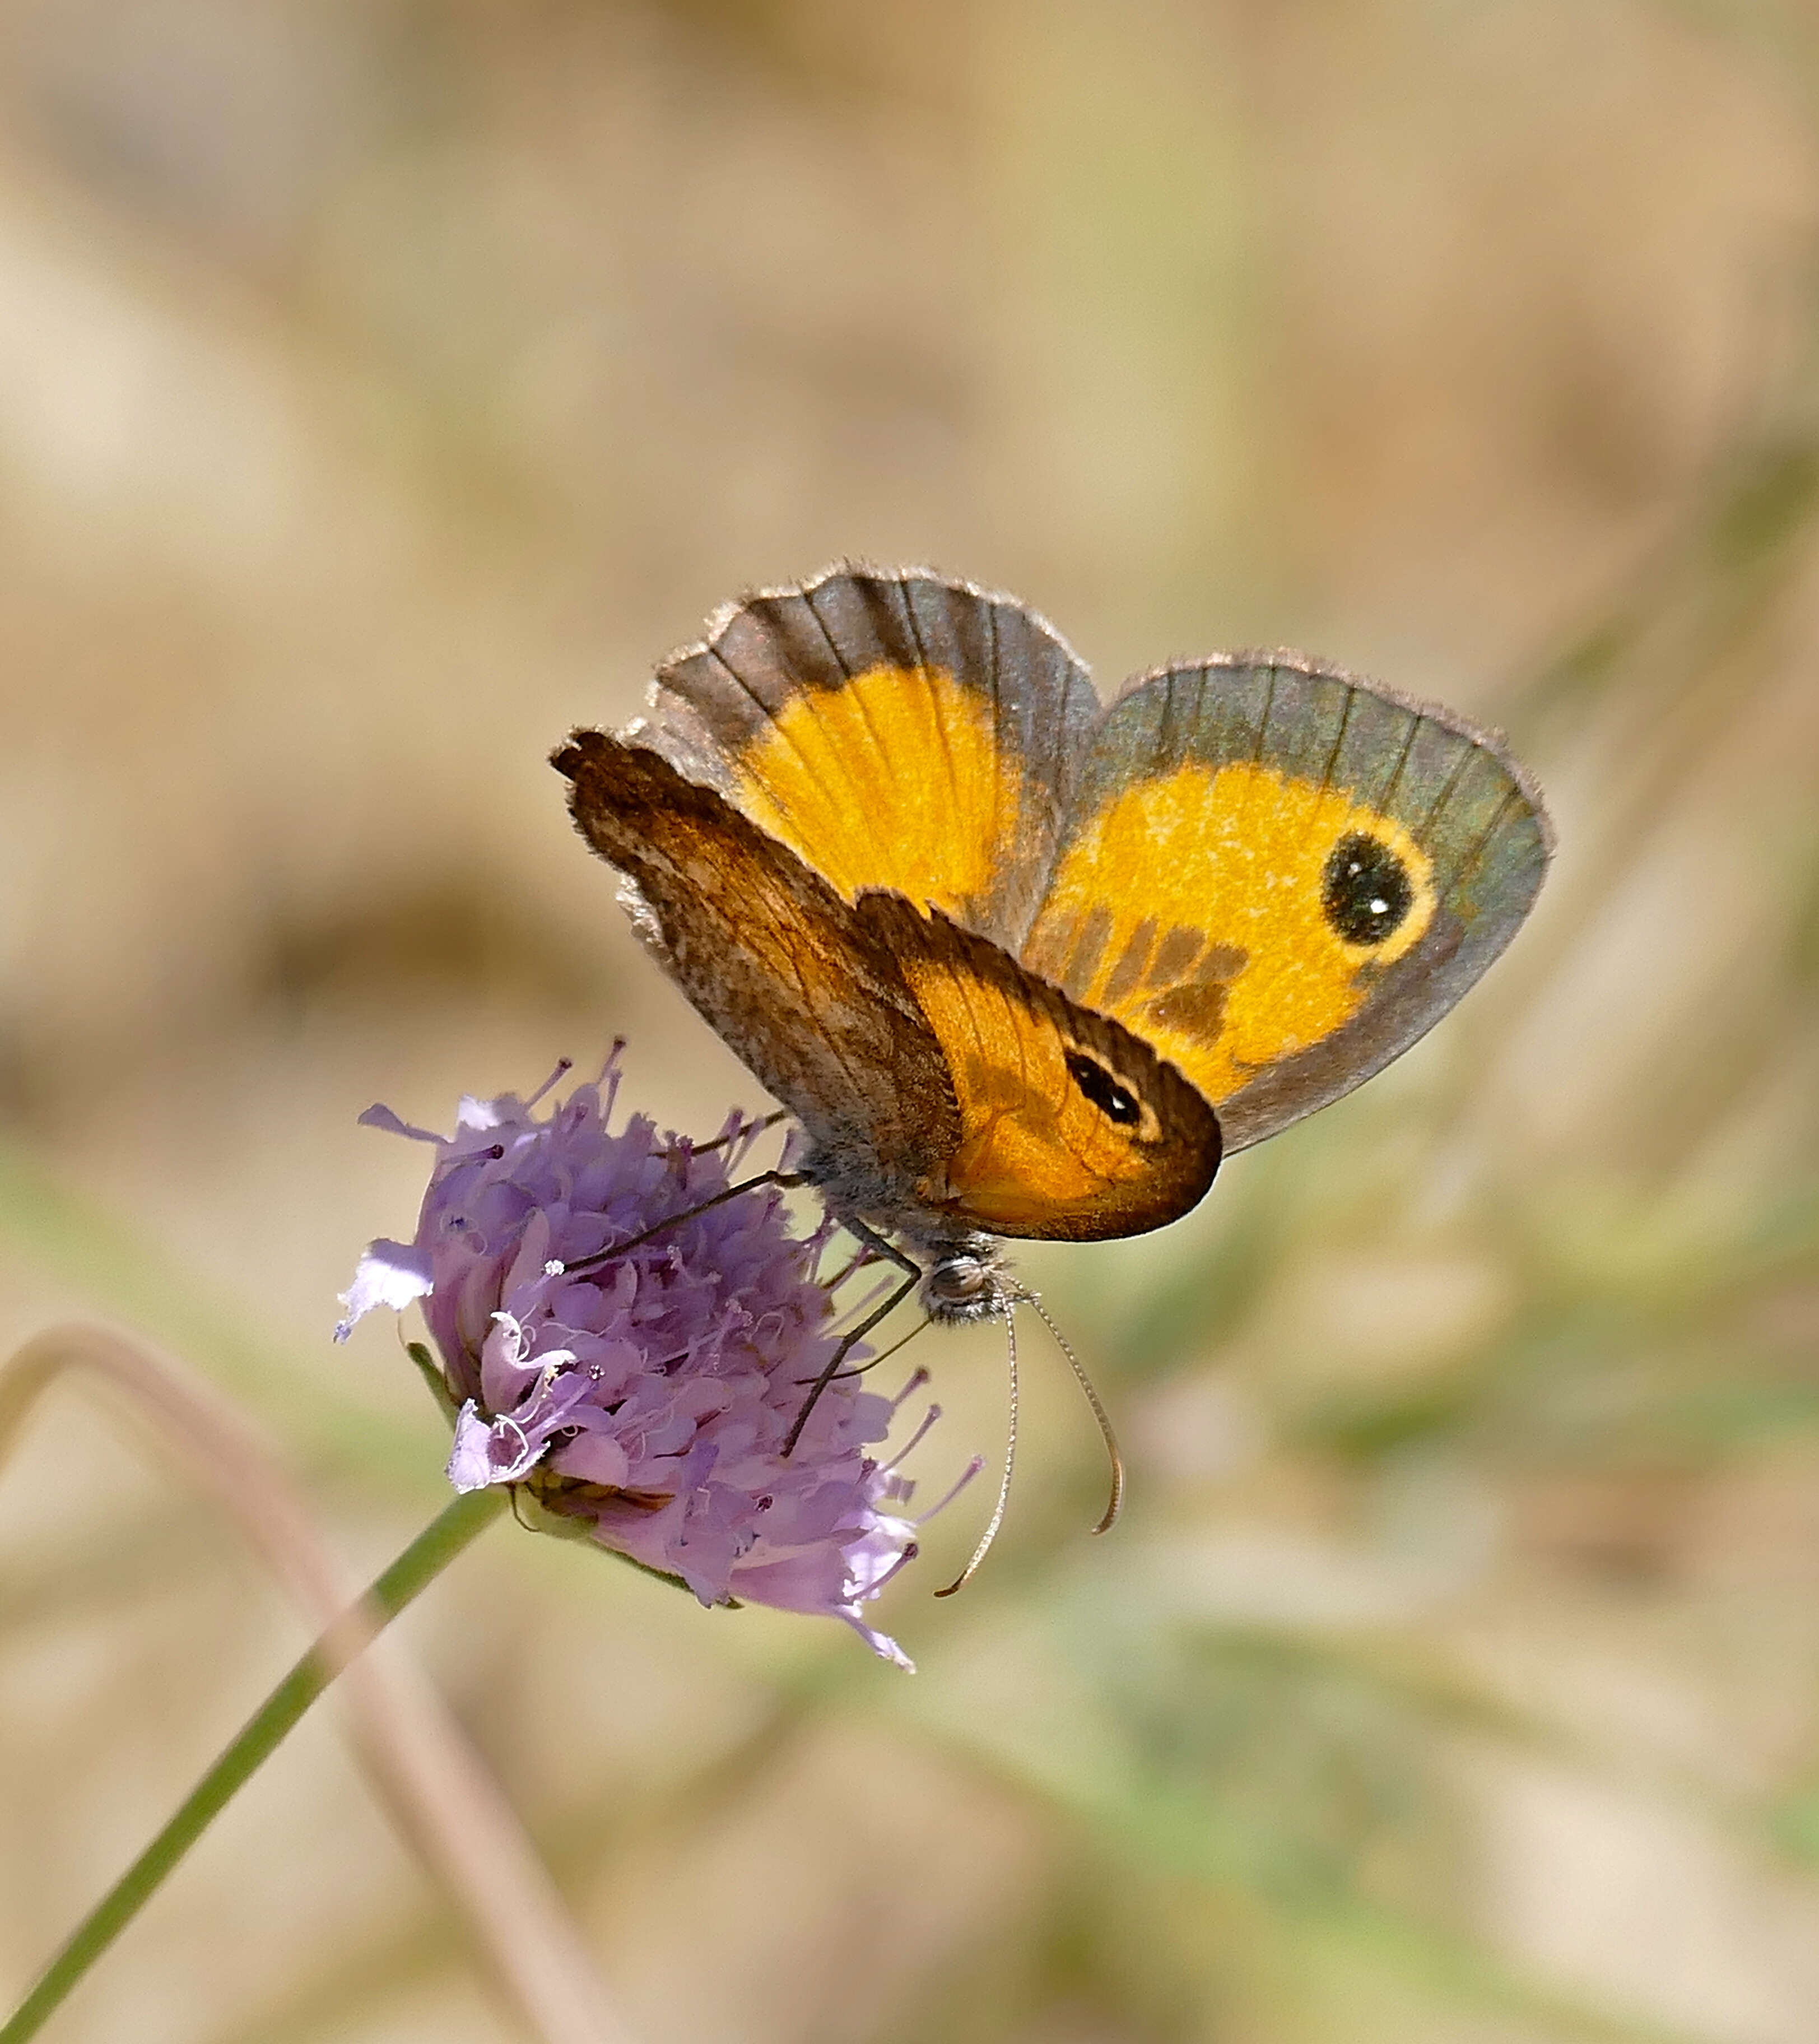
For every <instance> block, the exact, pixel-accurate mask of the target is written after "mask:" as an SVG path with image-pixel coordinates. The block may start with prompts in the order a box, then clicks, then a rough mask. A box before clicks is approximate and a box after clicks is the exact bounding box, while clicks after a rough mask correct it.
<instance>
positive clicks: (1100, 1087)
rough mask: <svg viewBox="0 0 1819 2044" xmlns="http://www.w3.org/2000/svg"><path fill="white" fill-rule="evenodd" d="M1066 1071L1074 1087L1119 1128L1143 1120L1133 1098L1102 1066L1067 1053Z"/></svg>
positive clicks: (1077, 1053)
mask: <svg viewBox="0 0 1819 2044" xmlns="http://www.w3.org/2000/svg"><path fill="white" fill-rule="evenodd" d="M1067 1067H1068V1071H1069V1074H1070V1075H1071V1077H1072V1078H1073V1082H1074V1084H1075V1085H1076V1086H1078V1087H1079V1088H1080V1091H1081V1092H1082V1093H1084V1094H1085V1096H1086V1097H1087V1098H1088V1100H1090V1101H1092V1104H1093V1105H1094V1106H1095V1107H1096V1108H1098V1109H1099V1112H1100V1113H1101V1114H1103V1115H1104V1116H1107V1119H1108V1120H1112V1121H1115V1122H1117V1123H1119V1124H1120V1125H1121V1126H1122V1127H1126V1128H1128V1127H1130V1125H1132V1124H1134V1123H1136V1122H1138V1121H1141V1120H1142V1119H1143V1110H1142V1108H1141V1107H1139V1106H1138V1104H1137V1099H1136V1096H1135V1095H1134V1093H1130V1092H1129V1091H1128V1090H1127V1089H1126V1088H1125V1087H1123V1086H1122V1085H1119V1082H1118V1081H1117V1080H1116V1079H1115V1078H1113V1077H1112V1075H1111V1073H1110V1072H1108V1071H1107V1070H1106V1069H1105V1067H1104V1066H1103V1065H1102V1064H1100V1063H1099V1062H1097V1061H1096V1059H1094V1058H1089V1057H1087V1056H1085V1055H1084V1054H1083V1053H1082V1052H1080V1051H1069V1052H1068V1053H1067Z"/></svg>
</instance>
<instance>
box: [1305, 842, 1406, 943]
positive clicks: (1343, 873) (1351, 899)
mask: <svg viewBox="0 0 1819 2044" xmlns="http://www.w3.org/2000/svg"><path fill="white" fill-rule="evenodd" d="M1320 900H1321V905H1322V907H1323V908H1324V909H1326V920H1327V921H1328V922H1330V924H1332V925H1333V928H1334V929H1335V930H1336V931H1337V932H1338V933H1339V935H1340V936H1341V937H1343V938H1344V939H1345V942H1346V943H1349V944H1380V943H1385V942H1387V939H1390V938H1391V937H1393V936H1395V933H1396V932H1397V931H1398V930H1399V929H1400V928H1402V926H1403V922H1404V920H1406V917H1407V915H1408V912H1409V909H1410V906H1411V905H1412V904H1413V902H1414V887H1413V886H1411V885H1410V881H1409V876H1408V868H1407V866H1406V865H1404V864H1403V859H1402V857H1401V855H1400V854H1399V852H1398V851H1396V849H1395V847H1394V846H1393V845H1389V844H1386V843H1384V842H1383V840H1382V839H1381V838H1376V837H1372V836H1370V835H1369V834H1368V832H1363V831H1350V832H1347V833H1346V835H1345V836H1344V837H1342V838H1341V839H1340V840H1339V842H1338V843H1337V844H1336V845H1334V847H1333V849H1332V851H1330V853H1329V854H1328V855H1327V859H1326V870H1325V871H1324V873H1323V874H1322V876H1321V883H1320Z"/></svg>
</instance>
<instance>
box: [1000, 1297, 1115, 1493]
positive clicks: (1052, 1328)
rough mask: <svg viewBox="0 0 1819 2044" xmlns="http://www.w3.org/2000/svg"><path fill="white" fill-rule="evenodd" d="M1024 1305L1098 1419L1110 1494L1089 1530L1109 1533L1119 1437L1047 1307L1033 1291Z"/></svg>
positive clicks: (1078, 1360)
mask: <svg viewBox="0 0 1819 2044" xmlns="http://www.w3.org/2000/svg"><path fill="white" fill-rule="evenodd" d="M1023 1304H1025V1305H1027V1306H1028V1307H1030V1308H1031V1309H1032V1310H1033V1311H1034V1313H1035V1316H1036V1317H1037V1319H1038V1320H1040V1321H1041V1322H1042V1325H1043V1326H1044V1327H1046V1328H1047V1329H1048V1331H1049V1332H1050V1334H1052V1335H1053V1336H1054V1338H1055V1347H1057V1348H1058V1349H1059V1350H1061V1354H1063V1355H1065V1357H1066V1358H1067V1359H1068V1366H1069V1369H1071V1370H1073V1374H1074V1381H1075V1382H1076V1384H1078V1385H1079V1386H1080V1389H1081V1390H1082V1391H1084V1393H1086V1402H1087V1403H1088V1404H1089V1405H1090V1406H1091V1407H1092V1416H1093V1417H1094V1419H1096V1420H1097V1421H1098V1422H1099V1439H1101V1440H1102V1441H1103V1442H1104V1443H1105V1457H1106V1460H1107V1462H1110V1463H1111V1496H1110V1497H1109V1498H1107V1500H1106V1506H1105V1516H1104V1517H1103V1519H1101V1520H1099V1523H1098V1524H1097V1525H1096V1527H1094V1528H1093V1529H1092V1530H1093V1531H1094V1532H1095V1533H1109V1532H1110V1531H1111V1529H1112V1527H1114V1526H1115V1525H1116V1524H1117V1523H1118V1515H1119V1512H1122V1510H1123V1509H1124V1458H1123V1456H1122V1455H1121V1454H1119V1451H1118V1436H1117V1435H1115V1433H1114V1432H1113V1431H1111V1415H1110V1414H1109V1413H1108V1412H1107V1411H1106V1409H1105V1405H1104V1402H1103V1400H1102V1399H1101V1398H1100V1397H1099V1393H1097V1392H1096V1391H1095V1390H1094V1389H1093V1388H1092V1378H1091V1377H1088V1375H1087V1374H1086V1372H1085V1371H1084V1370H1082V1369H1081V1367H1080V1358H1079V1357H1078V1356H1077V1355H1076V1354H1074V1352H1073V1350H1072V1349H1071V1348H1069V1347H1068V1343H1067V1337H1066V1336H1065V1335H1064V1334H1063V1333H1062V1332H1061V1329H1060V1328H1059V1327H1057V1326H1056V1325H1055V1324H1054V1322H1053V1320H1050V1317H1049V1312H1048V1308H1046V1306H1045V1305H1044V1304H1042V1301H1041V1300H1040V1299H1038V1297H1036V1295H1035V1293H1034V1292H1026V1293H1023Z"/></svg>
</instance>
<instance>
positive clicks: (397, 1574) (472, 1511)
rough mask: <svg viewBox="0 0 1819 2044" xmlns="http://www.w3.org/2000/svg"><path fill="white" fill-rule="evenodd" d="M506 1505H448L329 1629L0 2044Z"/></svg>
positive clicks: (102, 1942) (36, 2020)
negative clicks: (352, 1663)
mask: <svg viewBox="0 0 1819 2044" xmlns="http://www.w3.org/2000/svg"><path fill="white" fill-rule="evenodd" d="M507 1499H508V1493H507V1492H506V1491H505V1490H504V1489H488V1490H475V1491H470V1492H468V1493H466V1496H461V1497H458V1498H456V1499H455V1502H454V1503H453V1504H451V1505H450V1506H449V1507H448V1508H447V1510H446V1511H444V1512H442V1513H441V1514H440V1515H439V1516H438V1517H437V1518H436V1519H434V1520H432V1521H431V1522H430V1523H429V1524H428V1526H426V1527H424V1530H423V1531H422V1532H420V1534H418V1535H417V1536H416V1539H414V1540H413V1541H412V1543H410V1545H409V1546H408V1547H407V1548H405V1550H404V1552H403V1553H402V1554H400V1555H399V1557H398V1558H397V1560H396V1561H395V1562H393V1563H392V1564H391V1566H390V1567H389V1568H388V1569H386V1570H385V1571H384V1573H382V1575H381V1576H380V1577H378V1580H377V1581H375V1582H374V1585H373V1586H372V1588H371V1589H370V1590H368V1591H367V1593H366V1595H365V1596H363V1598H362V1599H361V1600H360V1601H359V1603H358V1604H355V1605H353V1606H352V1607H351V1608H350V1609H349V1610H348V1611H347V1612H343V1615H342V1616H341V1617H340V1618H339V1619H336V1622H335V1623H334V1624H332V1626H330V1627H329V1628H328V1631H326V1632H325V1633H324V1634H323V1635H322V1637H321V1638H320V1639H318V1640H317V1642H316V1644H315V1645H314V1646H312V1647H311V1648H310V1649H309V1652H308V1653H307V1654H305V1655H304V1656H303V1658H302V1659H301V1661H299V1662H297V1665H296V1666H295V1667H294V1668H293V1669H291V1671H290V1673H289V1674H288V1675H286V1677H285V1678H284V1680H283V1681H282V1682H280V1683H279V1684H278V1687H277V1688H276V1689H274V1690H273V1691H272V1692H271V1695H270V1696H267V1698H266V1700H265V1701H264V1702H263V1704H261V1705H260V1706H259V1708H258V1709H257V1710H256V1711H255V1712H254V1713H253V1715H251V1717H250V1718H249V1719H248V1720H247V1723H246V1724H245V1725H244V1727H243V1728H242V1729H241V1731H240V1734H239V1735H238V1737H236V1739H234V1740H233V1742H232V1743H231V1744H230V1745H229V1746H228V1747H227V1748H226V1749H225V1750H224V1752H223V1753H222V1754H221V1758H219V1759H218V1760H217V1762H215V1764H214V1765H213V1767H211V1768H210V1769H209V1771H208V1773H206V1774H205V1775H204V1776H203V1777H202V1778H201V1781H198V1783H197V1785H196V1786H195V1787H194V1788H193V1789H192V1790H191V1791H190V1794H189V1796H188V1797H187V1798H186V1800H185V1801H184V1802H183V1803H182V1805H181V1806H180V1807H179V1808H178V1811H177V1812H176V1814H175V1815H174V1816H173V1817H172V1818H171V1821H170V1822H169V1823H167V1825H166V1826H165V1827H164V1828H163V1831H160V1832H159V1834H158V1835H157V1837H156V1838H154V1839H153V1840H152V1842H151V1844H150V1845H148V1846H147V1847H146V1848H145V1850H144V1852H142V1853H141V1854H140V1855H139V1857H138V1858H137V1859H136V1860H135V1861H133V1863H132V1865H131V1866H129V1868H128V1869H127V1870H126V1872H125V1873H123V1874H122V1875H121V1877H120V1879H119V1880H118V1881H116V1882H115V1884H114V1885H113V1888H111V1889H109V1892H108V1893H107V1894H106V1895H105V1896H103V1897H102V1900H100V1901H99V1902H98V1904H96V1905H95V1907H94V1909H93V1910H92V1911H90V1914H89V1915H88V1917H87V1918H86V1920H85V1921H84V1922H83V1923H82V1924H81V1925H80V1926H79V1927H78V1929H77V1930H76V1931H75V1934H74V1935H72V1936H71V1938H70V1940H69V1942H68V1943H67V1944H66V1945H65V1946H63V1950H61V1951H60V1952H59V1953H58V1954H57V1955H56V1958H54V1959H53V1960H52V1961H51V1963H50V1965H48V1967H46V1968H45V1969H44V1974H43V1976H42V1977H41V1978H40V1980H39V1981H38V1983H37V1984H36V1986H35V1987H34V1988H33V1989H32V1991H31V1992H30V1993H29V1995H27V1996H26V1997H25V2000H23V2001H22V2002H21V2004H19V2007H18V2008H17V2010H16V2011H14V2013H13V2017H12V2019H11V2020H10V2022H8V2023H5V2024H4V2025H0V2044H25V2038H28V2037H35V2036H36V2034H37V2033H38V2031H39V2030H40V2028H41V2027H43V2025H44V2022H45V2020H46V2019H47V2018H48V2016H50V2015H51V2014H52V2012H53V2011H55V2010H56V2008H57V2007H58V2005H59V2004H60V2003H61V2002H62V2001H63V1998H64V1996H66V1995H67V1994H68V1992H69V1991H70V1989H71V1988H73V1987H74V1986H75V1984H76V1982H77V1981H79V1980H80V1979H81V1978H82V1977H83V1974H84V1973H86V1972H87V1971H88V1969H89V1968H90V1966H92V1965H94V1962H95V1961H96V1960H97V1959H98V1958H100V1957H101V1955H102V1953H103V1952H105V1951H106V1950H107V1948H108V1946H109V1945H111V1944H112V1943H113V1941H114V1939H115V1938H117V1937H118V1936H119V1935H120V1934H121V1931H124V1930H125V1927H126V1926H127V1925H128V1924H129V1923H131V1922H132V1919H133V1918H134V1917H135V1916H136V1915H137V1914H138V1913H139V1911H140V1908H142V1907H143V1906H144V1904H145V1902H146V1901H147V1900H148V1899H149V1897H150V1896H152V1894H154V1893H155V1892H156V1890H157V1888H158V1887H159V1884H160V1883H161V1882H162V1881H163V1879H164V1877H165V1876H166V1875H167V1873H170V1871H171V1869H172V1868H173V1867H174V1866H175V1865H176V1864H177V1862H178V1861H179V1860H180V1859H181V1858H182V1857H183V1855H184V1854H185V1853H186V1852H187V1851H188V1850H190V1846H193V1845H194V1843H195V1842H196V1841H197V1839H198V1838H200V1837H201V1835H202V1833H203V1832H204V1831H205V1830H206V1829H207V1828H208V1827H209V1823H211V1822H212V1821H213V1819H214V1818H215V1816H216V1815H217V1813H218V1812H220V1811H221V1809H222V1808H224V1806H225V1805H226V1804H227V1803H228V1800H230V1799H231V1798H232V1796H233V1794H234V1792H235V1791H236V1789H238V1788H240V1786H241V1785H242V1784H243V1783H244V1782H245V1781H247V1780H248V1777H250V1776H251V1774H252V1773H254V1771H255V1769H257V1768H258V1767H259V1764H260V1762H263V1760H265V1759H266V1758H267V1757H268V1756H269V1755H270V1754H271V1752H272V1750H273V1749H274V1747H275V1746H277V1745H278V1742H279V1741H280V1740H281V1739H282V1738H283V1737H284V1735H285V1734H286V1732H288V1731H290V1728H291V1727H292V1726H293V1725H294V1724H295V1723H297V1719H299V1718H301V1716H302V1715H303V1714H304V1712H305V1711H306V1710H308V1709H309V1706H310V1705H311V1704H313V1703H314V1702H315V1700H316V1699H317V1697H318V1696H320V1695H321V1693H322V1692H323V1691H324V1689H327V1688H328V1685H329V1684H330V1683H331V1682H332V1681H334V1679H335V1677H336V1676H337V1675H338V1674H339V1673H340V1672H341V1670H342V1669H343V1668H344V1667H346V1666H347V1663H348V1662H350V1661H351V1660H352V1659H353V1658H354V1657H355V1655H356V1654H359V1652H360V1650H361V1649H362V1648H363V1647H364V1646H366V1644H367V1643H368V1642H369V1641H370V1640H371V1639H373V1638H374V1636H375V1635H377V1634H378V1632H379V1631H381V1630H382V1628H383V1627H384V1626H385V1625H386V1623H387V1622H388V1621H389V1620H390V1619H393V1618H395V1617H396V1616H397V1614H398V1613H399V1612H401V1611H402V1610H403V1609H404V1608H405V1605H406V1604H409V1602H410V1601H411V1600H412V1599H413V1597H415V1596H416V1594H417V1593H418V1592H419V1591H420V1590H421V1589H424V1588H425V1587H426V1586H427V1585H428V1584H430V1583H431V1582H433V1581H435V1579H436V1577H437V1576H439V1574H440V1573H442V1571H443V1569H445V1568H447V1566H448V1564H449V1563H450V1562H452V1561H453V1560H454V1559H455V1556H456V1555H457V1554H459V1553H460V1552H461V1551H462V1549H463V1548H464V1547H466V1546H467V1545H468V1544H469V1543H470V1541H472V1540H473V1539H474V1538H475V1536H476V1535H478V1534H479V1533H480V1532H481V1531H482V1530H483V1529H484V1528H485V1527H488V1526H489V1525H490V1524H491V1523H493V1520H495V1519H497V1517H498V1516H499V1515H500V1513H501V1512H503V1511H504V1510H505V1505H506V1502H507Z"/></svg>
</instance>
